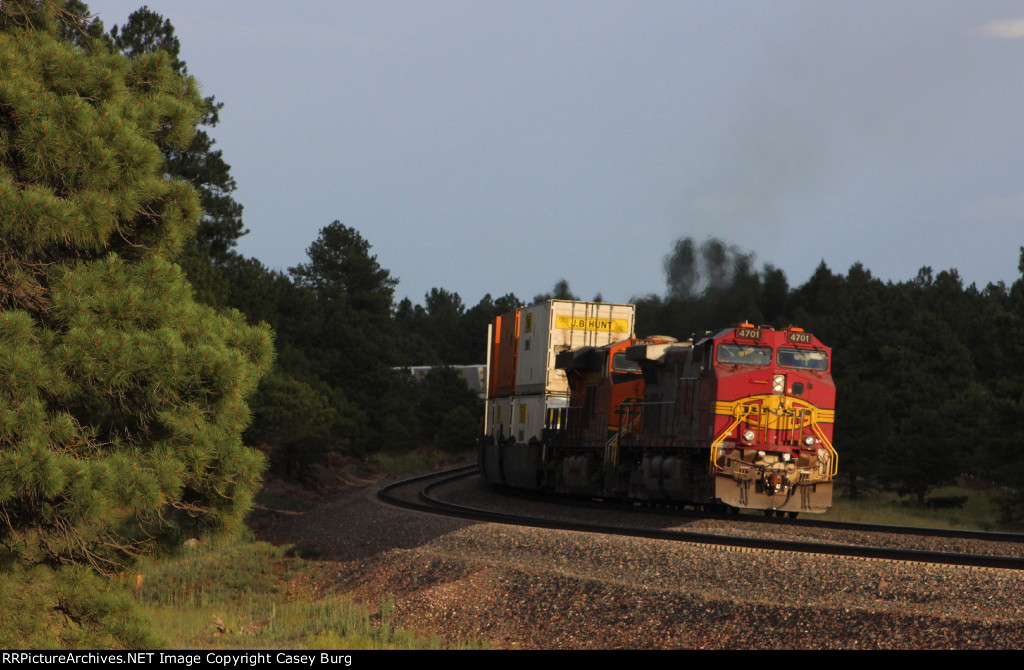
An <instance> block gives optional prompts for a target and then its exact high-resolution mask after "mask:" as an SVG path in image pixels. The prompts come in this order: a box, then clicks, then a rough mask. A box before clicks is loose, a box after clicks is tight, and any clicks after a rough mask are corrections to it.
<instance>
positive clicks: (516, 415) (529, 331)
mask: <svg viewBox="0 0 1024 670" xmlns="http://www.w3.org/2000/svg"><path fill="white" fill-rule="evenodd" d="M635 313H636V309H635V306H634V305H618V304H612V303H604V302H580V301H574V300H548V301H546V302H542V303H537V304H536V305H531V306H530V307H520V308H518V309H516V310H513V311H511V312H509V313H507V314H503V315H501V316H499V317H498V318H497V319H495V322H494V324H493V326H492V327H491V334H490V339H491V342H490V352H489V355H488V385H487V388H488V393H487V415H486V417H485V426H486V434H487V435H489V436H492V437H494V438H495V439H496V440H497V441H499V442H504V441H508V440H509V438H510V437H511V438H513V439H514V441H515V442H517V443H528V442H530V440H531V439H533V440H541V439H542V436H543V431H544V429H545V428H558V427H561V426H560V423H561V421H562V420H564V416H565V409H566V408H567V407H568V404H569V383H568V381H567V380H566V377H565V371H563V370H558V369H556V368H555V356H556V355H557V354H558V353H559V352H561V351H565V350H568V349H578V348H580V347H602V346H604V345H606V344H611V343H613V342H619V341H621V340H625V339H628V338H630V337H633V326H634V319H635Z"/></svg>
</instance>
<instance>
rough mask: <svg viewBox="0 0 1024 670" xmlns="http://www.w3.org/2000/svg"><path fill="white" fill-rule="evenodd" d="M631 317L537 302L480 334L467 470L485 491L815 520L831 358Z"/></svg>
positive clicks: (790, 332)
mask: <svg viewBox="0 0 1024 670" xmlns="http://www.w3.org/2000/svg"><path fill="white" fill-rule="evenodd" d="M634 322H635V306H633V305H625V304H611V303H593V302H582V301H571V300H549V301H546V302H542V303H538V304H536V305H532V306H529V307H521V308H519V309H516V310H513V311H512V312H509V313H507V314H504V315H501V316H499V317H498V318H497V319H496V320H495V322H494V323H493V324H492V326H491V328H490V334H489V337H488V363H487V371H486V382H485V386H486V392H487V400H486V410H485V416H484V431H483V436H482V439H481V441H480V452H479V460H480V470H481V473H482V475H483V478H484V479H485V480H486V481H487V482H489V483H491V484H494V485H499V486H507V487H515V488H522V489H532V490H538V491H546V492H550V493H561V494H573V495H582V496H589V497H594V498H603V499H621V500H629V501H647V502H652V503H668V504H675V505H679V506H691V507H694V508H699V509H711V510H731V511H737V510H744V509H748V510H761V511H763V512H764V513H765V514H777V515H784V514H788V515H790V516H796V515H797V514H798V513H801V512H810V513H821V512H825V511H826V510H827V509H828V507H829V506H830V505H831V502H832V485H833V481H834V479H835V477H836V473H837V468H838V462H839V457H838V453H837V451H836V449H835V447H834V446H833V425H834V421H835V398H836V389H835V384H834V383H833V380H832V374H831V371H832V350H831V349H830V348H829V347H827V346H825V345H824V344H823V343H822V342H821V341H820V340H818V338H817V337H815V336H814V335H813V334H812V333H809V332H805V331H804V330H802V329H801V328H797V327H787V328H781V329H776V328H772V327H770V326H764V325H754V324H751V323H739V324H736V325H734V326H729V327H727V328H723V329H720V330H718V331H714V332H712V331H708V332H705V333H703V334H702V335H699V336H694V337H691V338H689V339H688V340H686V341H680V340H678V339H676V338H674V337H670V336H663V335H654V336H649V337H636V336H635V334H634Z"/></svg>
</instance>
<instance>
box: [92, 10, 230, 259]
mask: <svg viewBox="0 0 1024 670" xmlns="http://www.w3.org/2000/svg"><path fill="white" fill-rule="evenodd" d="M110 38H111V40H112V42H113V44H114V47H115V48H116V49H117V50H118V51H120V52H121V53H122V54H124V55H125V56H128V57H129V58H139V57H141V56H143V55H145V54H150V53H153V52H157V51H160V52H163V53H166V54H167V55H168V56H169V57H170V59H171V66H172V68H173V69H174V71H175V72H177V73H178V74H179V75H182V76H187V75H188V67H187V66H186V64H185V61H183V60H181V57H180V53H181V42H180V41H179V40H178V38H177V36H176V35H175V34H174V26H173V25H171V22H170V20H169V19H165V18H164V17H163V16H161V15H160V14H157V13H156V12H154V11H152V10H150V9H149V7H142V8H140V9H138V10H136V11H134V12H132V13H131V14H130V15H129V16H128V21H127V23H125V24H124V25H123V26H121V27H120V28H119V27H118V26H114V27H113V28H111V30H110ZM223 107H224V103H219V102H217V101H216V100H215V99H214V97H213V96H209V97H207V98H204V100H203V108H202V109H203V116H202V117H201V118H200V120H199V125H201V126H206V127H210V128H212V127H214V126H216V125H217V123H218V122H219V121H220V116H219V113H220V110H221V109H222V108H223ZM213 146H214V140H213V139H211V138H210V136H209V134H208V133H207V132H206V131H205V130H202V129H199V130H197V131H196V132H195V133H194V134H193V136H192V140H191V141H190V142H189V144H188V145H187V146H184V147H175V146H167V147H164V153H165V156H166V158H167V165H166V168H165V169H166V170H167V173H168V174H170V175H171V176H172V177H175V178H178V179H183V180H185V181H187V182H189V183H190V184H192V186H194V187H195V189H196V191H198V193H199V199H200V204H201V205H202V208H203V217H202V219H201V220H200V222H199V225H198V226H197V228H196V234H195V237H194V238H193V240H194V241H193V244H192V245H191V246H189V247H187V248H186V250H185V251H186V256H185V265H186V269H187V270H188V272H189V276H190V277H191V276H192V275H193V274H195V273H196V272H197V271H199V270H200V269H201V266H202V264H203V263H204V262H210V261H212V262H214V263H223V262H225V261H226V260H228V259H229V258H230V257H231V251H232V249H233V248H234V247H235V245H236V244H237V243H238V238H240V237H242V236H243V235H245V234H246V233H248V232H249V231H247V230H246V229H245V226H244V225H243V223H242V205H241V204H239V203H238V202H236V201H235V200H234V198H233V197H232V195H231V194H232V193H233V192H234V191H235V189H236V187H237V185H236V183H235V180H234V178H233V177H232V176H231V166H230V165H228V164H227V163H226V162H225V161H224V155H223V152H221V151H220V150H219V149H214V148H213Z"/></svg>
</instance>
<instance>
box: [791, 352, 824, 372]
mask: <svg viewBox="0 0 1024 670" xmlns="http://www.w3.org/2000/svg"><path fill="white" fill-rule="evenodd" d="M779 365H781V366H782V367H784V368H800V369H802V370H827V369H828V354H826V353H825V352H824V351H810V350H807V349H789V348H782V349H779Z"/></svg>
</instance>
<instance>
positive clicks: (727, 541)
mask: <svg viewBox="0 0 1024 670" xmlns="http://www.w3.org/2000/svg"><path fill="white" fill-rule="evenodd" d="M475 474H477V467H476V466H475V465H473V466H463V467H461V468H455V469H452V470H447V471H443V472H438V473H432V474H428V475H420V476H417V477H411V478H408V479H405V480H401V481H398V482H394V483H392V484H389V485H388V486H385V487H384V488H382V489H380V490H379V491H378V493H377V497H378V498H379V499H380V500H382V501H383V502H386V503H388V504H393V505H398V506H400V507H405V508H408V509H415V510H419V511H427V512H432V513H436V514H444V515H447V516H452V517H457V518H463V519H470V520H473V521H483V522H490V523H504V524H514V525H521V526H530V527H534V528H546V529H553V530H570V531H576V532H586V533H603V534H614V535H622V536H627V537H641V538H648V539H657V540H670V541H674V542H690V543H694V544H708V545H715V546H725V547H732V548H741V549H754V550H762V551H787V552H794V553H807V554H819V555H827V556H846V557H859V558H870V559H883V560H894V561H905V562H917V563H932V564H940V565H959V566H970V567H985V568H1002V569H1009V570H1024V557H1018V556H999V555H987V554H962V553H955V552H940V551H927V550H921V549H898V548H888V547H873V546H860V545H850V544H832V543H819V542H809V541H800V540H778V539H767V538H751V537H739V536H730V535H716V534H713V533H700V532H692V531H676V530H671V531H670V530H660V529H656V528H634V527H630V526H619V525H613V524H595V523H582V522H570V521H560V520H557V519H546V518H543V517H537V516H532V515H522V514H506V513H499V512H493V511H490V510H484V509H480V508H477V507H468V506H465V505H458V504H455V503H451V502H446V501H443V500H440V499H437V498H435V497H433V496H432V495H431V491H433V489H435V488H437V487H439V486H443V485H446V484H449V483H451V482H452V481H455V480H458V479H462V478H466V477H470V476H473V475H475ZM439 477H444V478H443V479H440V480H439V481H436V482H433V483H431V484H429V485H427V486H425V487H424V488H422V489H420V491H419V495H418V499H419V501H420V502H418V503H414V502H409V501H407V500H400V499H398V498H396V497H394V495H393V492H394V491H395V490H397V489H399V488H402V487H406V486H409V485H411V484H414V483H417V482H422V481H426V480H429V479H437V478H439ZM732 518H733V519H735V517H732ZM858 525H859V524H858ZM900 528H905V527H900Z"/></svg>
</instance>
